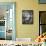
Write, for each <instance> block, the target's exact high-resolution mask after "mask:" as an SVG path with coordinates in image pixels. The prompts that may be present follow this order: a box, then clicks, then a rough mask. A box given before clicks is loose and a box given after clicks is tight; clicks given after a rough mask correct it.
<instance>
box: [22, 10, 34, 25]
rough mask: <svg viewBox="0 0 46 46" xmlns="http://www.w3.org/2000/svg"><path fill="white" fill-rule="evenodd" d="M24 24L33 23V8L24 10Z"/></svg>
mask: <svg viewBox="0 0 46 46" xmlns="http://www.w3.org/2000/svg"><path fill="white" fill-rule="evenodd" d="M22 24H33V10H22Z"/></svg>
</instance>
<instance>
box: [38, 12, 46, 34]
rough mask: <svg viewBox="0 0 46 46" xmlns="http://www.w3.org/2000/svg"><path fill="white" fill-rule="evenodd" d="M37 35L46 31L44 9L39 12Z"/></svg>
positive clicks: (45, 13)
mask: <svg viewBox="0 0 46 46" xmlns="http://www.w3.org/2000/svg"><path fill="white" fill-rule="evenodd" d="M39 29H40V31H39V35H40V34H42V33H44V32H46V11H40V12H39Z"/></svg>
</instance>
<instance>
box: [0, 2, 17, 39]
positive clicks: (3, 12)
mask: <svg viewBox="0 0 46 46" xmlns="http://www.w3.org/2000/svg"><path fill="white" fill-rule="evenodd" d="M15 4H16V3H15V2H0V40H15V7H16V5H15Z"/></svg>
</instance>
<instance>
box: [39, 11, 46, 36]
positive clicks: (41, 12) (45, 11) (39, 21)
mask: <svg viewBox="0 0 46 46" xmlns="http://www.w3.org/2000/svg"><path fill="white" fill-rule="evenodd" d="M44 12H46V11H39V36H40V33H41V32H40V25H46V24H40V13H44Z"/></svg>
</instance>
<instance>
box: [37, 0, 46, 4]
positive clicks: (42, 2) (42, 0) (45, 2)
mask: <svg viewBox="0 0 46 46" xmlns="http://www.w3.org/2000/svg"><path fill="white" fill-rule="evenodd" d="M38 2H39V4H46V0H39V1H38Z"/></svg>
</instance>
